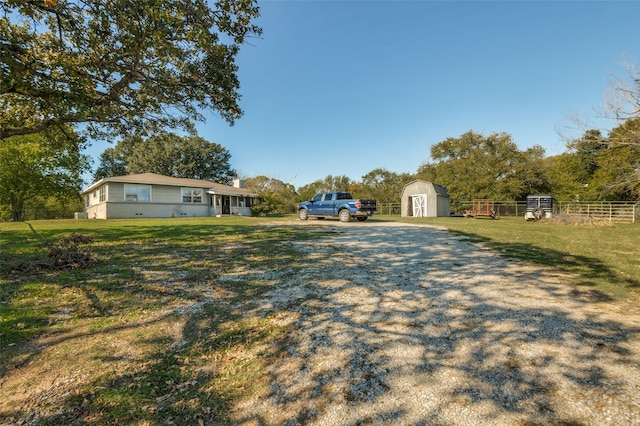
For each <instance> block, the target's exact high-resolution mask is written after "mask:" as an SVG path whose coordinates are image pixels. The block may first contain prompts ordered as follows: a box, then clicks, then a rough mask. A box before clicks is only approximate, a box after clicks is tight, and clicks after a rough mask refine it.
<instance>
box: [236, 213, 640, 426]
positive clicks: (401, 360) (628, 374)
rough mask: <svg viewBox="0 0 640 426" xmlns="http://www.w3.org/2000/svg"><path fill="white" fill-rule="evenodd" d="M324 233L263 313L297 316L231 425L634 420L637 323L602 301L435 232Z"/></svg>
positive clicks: (363, 228) (638, 374) (548, 274)
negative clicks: (259, 386) (266, 381)
mask: <svg viewBox="0 0 640 426" xmlns="http://www.w3.org/2000/svg"><path fill="white" fill-rule="evenodd" d="M331 232H333V233H334V237H333V238H330V239H328V240H323V241H317V242H313V243H305V244H301V245H300V249H301V250H303V251H305V252H306V254H307V258H308V264H307V265H306V266H304V267H301V268H299V269H298V270H297V271H296V278H295V279H294V280H292V281H289V282H282V283H281V284H280V286H279V288H278V290H277V291H278V292H280V295H279V297H278V298H277V303H274V299H270V300H265V303H264V309H265V312H269V311H273V310H282V311H287V312H295V313H296V314H297V315H298V318H299V319H298V321H297V322H296V323H295V328H296V331H295V332H294V333H291V334H290V335H289V336H288V338H287V339H285V340H284V341H283V342H282V344H281V346H280V348H279V353H278V354H276V359H277V361H276V362H275V363H274V364H273V365H272V366H271V367H270V369H269V374H270V393H269V394H268V395H266V396H262V397H261V398H257V399H255V400H251V401H245V402H244V403H243V404H241V405H239V406H238V407H237V409H236V411H235V413H234V415H235V417H234V420H235V422H236V423H237V424H323V425H329V424H333V425H360V424H369V423H374V424H381V423H394V424H411V425H414V424H415V425H417V424H460V423H465V424H487V423H495V424H514V423H517V424H587V423H593V424H619V423H620V422H623V423H627V422H633V421H638V420H639V419H638V414H637V413H638V409H637V408H638V404H640V401H639V400H638V398H637V396H635V394H636V392H637V389H636V385H635V383H637V382H638V380H639V379H640V371H639V369H638V365H637V359H638V357H639V356H640V351H639V345H638V336H639V333H640V328H639V327H638V322H637V317H635V320H631V321H628V322H627V321H624V320H623V318H621V317H616V316H615V314H614V315H612V312H613V313H614V311H607V309H605V308H604V307H603V306H602V305H601V302H602V301H608V300H609V299H608V297H606V296H605V295H603V294H601V293H599V292H597V291H593V290H591V289H587V288H582V289H581V290H576V289H575V288H572V287H571V286H569V285H566V284H565V283H563V282H561V281H560V279H559V276H558V275H557V274H554V273H553V270H546V271H544V272H542V271H540V270H538V269H537V268H534V267H531V266H530V264H529V265H524V264H522V263H519V262H513V261H511V260H509V259H505V258H502V257H501V256H499V255H497V254H496V253H495V252H492V251H491V250H487V249H486V248H480V247H477V246H473V245H471V244H469V243H467V242H464V241H461V239H460V238H459V237H454V236H453V235H452V234H450V233H448V232H447V231H443V230H439V229H434V228H427V227H409V226H393V227H384V226H378V227H373V226H367V225H360V226H351V227H349V228H345V227H339V226H338V227H336V228H334V229H333V230H332V231H331ZM531 249H532V248H531V247H527V250H531ZM553 257H557V258H559V259H560V258H568V257H569V256H568V255H563V254H561V253H556V254H554V255H553ZM574 262H578V263H580V264H581V265H586V264H590V271H592V273H594V274H604V273H606V268H605V267H604V266H603V265H598V264H597V263H590V262H589V260H588V259H576V260H575V261H574ZM548 266H559V267H560V266H562V262H560V261H559V262H558V263H557V264H551V265H548ZM561 275H563V274H561ZM301 287H302V288H305V290H304V291H301ZM273 294H275V290H274V292H273ZM287 294H288V297H287V296H286V295H287ZM634 321H635V322H634ZM604 400H606V401H607V403H606V404H604V403H598V402H597V401H604ZM249 413H250V414H249ZM611 413H616V415H613V416H612V415H611ZM621 413H622V417H620V416H619V415H620V414H621ZM625 416H626V417H625Z"/></svg>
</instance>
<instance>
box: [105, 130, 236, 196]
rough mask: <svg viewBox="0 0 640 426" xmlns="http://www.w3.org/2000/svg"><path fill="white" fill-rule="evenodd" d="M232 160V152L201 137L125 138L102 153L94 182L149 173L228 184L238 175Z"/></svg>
mask: <svg viewBox="0 0 640 426" xmlns="http://www.w3.org/2000/svg"><path fill="white" fill-rule="evenodd" d="M230 160H231V153H230V152H229V151H228V150H227V149H226V148H225V147H223V146H222V145H219V144H217V143H214V142H209V141H207V140H206V139H204V138H202V137H199V136H178V135H176V134H174V133H161V134H158V135H155V136H152V137H150V138H143V137H140V136H138V135H136V136H131V137H127V138H124V139H123V140H121V141H120V142H118V143H117V144H116V146H115V147H113V148H108V149H106V150H105V151H104V152H103V153H102V154H101V156H100V165H99V166H98V169H97V170H96V173H95V175H94V179H95V180H98V179H102V178H106V177H111V176H122V175H127V174H134V173H147V172H150V173H158V174H161V175H164V176H171V177H177V178H188V179H201V180H208V181H212V182H218V183H222V184H225V185H226V184H230V183H231V181H232V180H233V178H234V177H235V176H236V171H235V170H233V169H232V168H231V164H230Z"/></svg>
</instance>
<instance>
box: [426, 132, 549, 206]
mask: <svg viewBox="0 0 640 426" xmlns="http://www.w3.org/2000/svg"><path fill="white" fill-rule="evenodd" d="M431 158H432V159H433V162H432V163H425V164H424V165H423V166H421V168H420V169H419V170H418V173H417V175H418V176H419V177H429V178H431V179H430V180H433V181H434V182H435V183H438V184H440V185H443V186H445V187H446V188H447V190H448V192H449V195H450V196H451V198H452V201H453V202H460V201H471V200H472V199H474V198H492V199H495V200H519V199H523V198H524V197H526V195H527V194H530V193H535V192H539V191H544V190H545V189H547V188H548V179H547V177H546V170H545V166H544V163H543V159H544V149H543V148H542V147H540V146H534V147H531V148H528V149H526V150H525V151H520V150H519V149H518V146H517V145H516V143H515V142H514V141H513V140H512V138H511V135H509V134H507V133H493V134H491V135H489V136H485V135H482V134H479V133H476V132H474V131H469V132H467V133H465V134H463V135H461V136H460V137H458V138H447V139H445V140H444V141H442V142H439V143H437V144H435V145H433V146H432V147H431Z"/></svg>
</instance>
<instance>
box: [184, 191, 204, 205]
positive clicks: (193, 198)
mask: <svg viewBox="0 0 640 426" xmlns="http://www.w3.org/2000/svg"><path fill="white" fill-rule="evenodd" d="M182 202H183V203H202V189H198V188H182Z"/></svg>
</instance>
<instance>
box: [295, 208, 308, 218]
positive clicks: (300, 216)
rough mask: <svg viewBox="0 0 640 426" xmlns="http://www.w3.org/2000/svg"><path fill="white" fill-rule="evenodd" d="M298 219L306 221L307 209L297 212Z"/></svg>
mask: <svg viewBox="0 0 640 426" xmlns="http://www.w3.org/2000/svg"><path fill="white" fill-rule="evenodd" d="M298 217H299V218H300V220H307V218H308V217H309V215H307V209H300V210H298Z"/></svg>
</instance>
